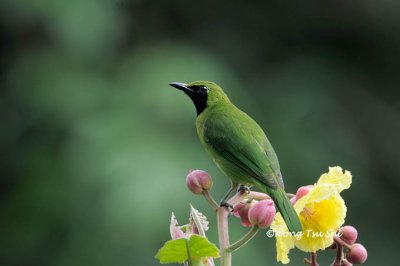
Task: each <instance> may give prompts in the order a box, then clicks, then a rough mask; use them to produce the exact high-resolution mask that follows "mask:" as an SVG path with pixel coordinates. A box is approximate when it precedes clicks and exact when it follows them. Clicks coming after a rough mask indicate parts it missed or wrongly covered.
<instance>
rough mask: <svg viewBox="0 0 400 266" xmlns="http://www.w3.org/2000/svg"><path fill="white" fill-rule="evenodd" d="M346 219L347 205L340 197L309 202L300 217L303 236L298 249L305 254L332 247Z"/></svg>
mask: <svg viewBox="0 0 400 266" xmlns="http://www.w3.org/2000/svg"><path fill="white" fill-rule="evenodd" d="M345 217H346V205H345V204H344V200H343V199H342V198H341V197H340V196H339V195H334V196H332V197H331V198H329V199H326V200H322V201H319V202H309V203H308V204H307V205H306V207H305V208H304V209H303V211H302V212H301V213H300V216H299V218H300V221H301V223H302V225H303V236H302V237H301V238H300V239H299V240H298V241H296V247H298V248H299V249H300V250H302V251H304V252H316V251H317V250H320V249H325V248H326V247H328V246H330V245H331V244H332V243H333V236H334V234H335V232H336V231H337V229H339V227H340V226H341V225H342V224H343V223H344V218H345Z"/></svg>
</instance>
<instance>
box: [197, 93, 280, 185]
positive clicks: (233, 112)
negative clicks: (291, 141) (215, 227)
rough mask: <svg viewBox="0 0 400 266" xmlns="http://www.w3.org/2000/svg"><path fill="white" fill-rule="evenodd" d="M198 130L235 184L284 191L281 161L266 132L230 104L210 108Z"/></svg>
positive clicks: (216, 159)
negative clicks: (258, 184)
mask: <svg viewBox="0 0 400 266" xmlns="http://www.w3.org/2000/svg"><path fill="white" fill-rule="evenodd" d="M196 127H197V133H198V135H199V138H200V141H201V142H202V144H203V145H204V146H205V147H206V149H207V151H208V152H209V153H210V154H211V155H212V157H213V159H214V161H215V162H216V164H217V165H218V167H219V168H220V169H221V170H222V171H223V172H224V173H225V174H226V175H227V176H228V177H229V178H230V179H231V180H232V181H233V182H234V183H238V184H246V185H257V183H262V184H264V185H267V186H268V187H270V188H277V187H282V188H283V182H282V178H281V174H280V169H279V162H278V158H277V156H276V154H275V152H274V149H273V148H272V146H271V144H270V142H269V141H268V139H267V137H266V135H265V133H264V131H263V130H262V129H261V128H260V126H259V125H258V124H257V123H256V122H255V121H254V120H253V119H252V118H250V117H249V116H248V115H247V114H246V113H244V112H242V111H241V110H239V109H238V108H237V107H236V106H235V105H233V104H232V103H231V102H230V101H229V100H227V101H221V100H219V101H218V102H217V103H216V104H213V105H210V106H208V107H207V108H206V109H205V110H204V112H202V113H201V114H200V115H199V116H198V117H197V120H196Z"/></svg>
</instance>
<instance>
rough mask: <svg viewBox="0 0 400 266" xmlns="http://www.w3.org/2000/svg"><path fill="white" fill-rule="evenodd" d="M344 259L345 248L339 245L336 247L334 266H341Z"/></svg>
mask: <svg viewBox="0 0 400 266" xmlns="http://www.w3.org/2000/svg"><path fill="white" fill-rule="evenodd" d="M342 259H343V247H342V246H341V245H337V247H336V257H335V261H334V262H333V264H332V266H340V264H341V262H342Z"/></svg>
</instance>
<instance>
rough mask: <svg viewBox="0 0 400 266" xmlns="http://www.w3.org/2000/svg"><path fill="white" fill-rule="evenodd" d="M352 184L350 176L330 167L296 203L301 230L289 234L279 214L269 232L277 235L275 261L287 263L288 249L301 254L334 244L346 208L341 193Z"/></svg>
mask: <svg viewBox="0 0 400 266" xmlns="http://www.w3.org/2000/svg"><path fill="white" fill-rule="evenodd" d="M350 185H351V173H350V172H349V171H345V172H343V169H342V168H341V167H339V166H336V167H329V172H328V173H325V174H323V175H321V177H320V178H319V180H318V182H317V183H316V184H315V185H314V186H313V187H312V188H311V189H310V190H309V192H308V193H307V194H306V195H305V196H303V197H302V198H300V199H299V200H297V202H296V203H295V204H294V209H295V210H296V212H297V214H298V215H299V218H300V221H301V224H302V226H303V231H302V232H299V233H296V234H291V233H290V232H289V231H288V229H287V227H286V224H285V222H284V220H283V218H282V216H281V214H280V213H278V214H277V215H276V216H275V219H274V221H273V223H272V224H271V229H272V230H273V231H274V233H275V236H276V250H277V260H278V261H280V262H282V263H283V264H287V263H289V261H290V260H289V257H288V254H289V250H290V249H292V248H294V247H297V248H299V249H300V250H302V251H304V252H316V251H317V250H321V249H325V248H327V247H328V246H330V245H331V244H332V243H333V237H334V234H335V232H336V231H337V229H339V228H340V226H342V225H343V223H344V218H345V217H346V210H347V208H346V205H345V203H344V200H343V199H342V197H341V196H340V194H339V193H340V192H341V191H342V190H344V189H348V188H349V187H350Z"/></svg>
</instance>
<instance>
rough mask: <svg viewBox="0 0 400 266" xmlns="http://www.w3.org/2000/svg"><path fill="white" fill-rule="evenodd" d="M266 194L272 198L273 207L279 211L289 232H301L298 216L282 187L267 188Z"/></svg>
mask: <svg viewBox="0 0 400 266" xmlns="http://www.w3.org/2000/svg"><path fill="white" fill-rule="evenodd" d="M267 190H268V191H267V193H268V195H269V196H270V197H271V198H272V200H273V201H274V203H275V207H276V208H277V210H278V211H279V212H280V213H281V215H282V217H283V220H285V223H286V226H287V227H288V229H289V231H290V232H293V233H297V232H301V230H302V227H301V223H300V219H299V216H298V215H297V213H296V211H295V210H294V208H293V206H292V204H291V203H290V200H289V199H288V197H287V196H286V193H285V191H284V190H283V189H281V188H277V189H269V188H268V189H267Z"/></svg>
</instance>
